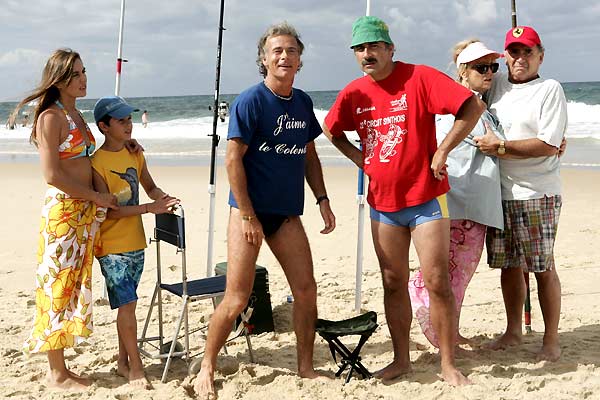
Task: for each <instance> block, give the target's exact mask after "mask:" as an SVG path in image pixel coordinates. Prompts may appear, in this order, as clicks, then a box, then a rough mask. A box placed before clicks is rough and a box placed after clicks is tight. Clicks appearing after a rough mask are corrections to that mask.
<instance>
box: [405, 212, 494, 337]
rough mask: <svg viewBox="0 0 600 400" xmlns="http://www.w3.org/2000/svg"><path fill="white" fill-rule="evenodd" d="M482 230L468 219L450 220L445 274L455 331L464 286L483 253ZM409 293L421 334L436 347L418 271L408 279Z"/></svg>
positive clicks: (426, 300)
mask: <svg viewBox="0 0 600 400" xmlns="http://www.w3.org/2000/svg"><path fill="white" fill-rule="evenodd" d="M485 230H486V226H485V225H482V224H479V223H477V222H473V221H470V220H467V219H458V220H452V221H451V225H450V254H449V256H448V273H449V276H450V287H451V288H452V293H453V294H454V299H455V303H456V319H457V328H458V319H459V318H460V309H461V308H462V302H463V300H464V298H465V292H466V290H467V286H468V285H469V282H470V281H471V278H472V277H473V274H474V273H475V270H476V269H477V265H478V264H479V259H480V258H481V253H482V252H483V242H484V239H485ZM408 294H409V295H410V303H411V306H412V309H413V312H414V314H415V317H416V318H417V320H418V321H419V325H421V330H423V334H424V335H425V337H427V340H429V342H431V344H432V345H434V346H435V347H439V343H438V338H437V335H436V333H435V331H434V330H433V325H432V323H431V319H430V318H429V292H428V291H427V289H426V288H425V283H424V281H423V275H422V274H421V270H419V271H417V272H416V273H415V274H414V275H413V276H412V277H411V278H410V279H409V280H408Z"/></svg>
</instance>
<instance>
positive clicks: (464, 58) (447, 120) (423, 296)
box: [408, 39, 504, 347]
mask: <svg viewBox="0 0 600 400" xmlns="http://www.w3.org/2000/svg"><path fill="white" fill-rule="evenodd" d="M452 55H453V62H454V64H455V65H456V68H457V70H458V71H457V72H458V76H457V79H456V80H457V82H458V83H460V84H461V85H463V86H465V87H466V88H468V89H470V90H472V91H473V92H474V93H476V94H477V95H478V96H479V97H481V96H482V95H483V94H484V93H486V92H487V91H488V90H489V89H490V87H491V86H492V81H493V79H494V74H495V73H496V72H497V71H498V68H499V64H498V62H497V59H498V57H503V55H502V54H501V53H498V52H495V51H493V50H490V49H488V48H487V47H486V46H485V44H483V43H482V42H480V41H479V40H477V39H468V40H463V41H461V42H459V43H457V44H456V45H455V46H454V48H453V49H452ZM454 121H455V118H454V116H453V115H451V114H446V115H438V116H437V118H436V134H437V141H438V143H441V142H443V140H444V138H445V137H446V135H447V134H448V132H449V131H450V129H451V128H452V126H453V124H454ZM486 132H487V134H489V135H495V136H497V137H498V138H499V140H503V139H504V133H503V132H502V127H501V126H500V125H499V123H498V120H497V119H496V117H494V116H493V115H492V114H491V113H490V112H489V111H488V110H485V111H484V112H483V114H481V118H480V119H479V122H478V123H477V125H475V128H474V129H473V130H472V131H471V133H470V134H469V135H468V136H467V137H466V138H465V139H463V141H462V142H460V143H459V144H458V145H457V146H456V147H455V148H454V149H453V150H452V151H451V152H450V153H449V154H448V159H447V164H448V167H447V170H448V182H449V183H450V187H451V189H450V191H449V192H448V194H447V199H448V210H449V212H450V252H449V253H448V271H449V274H450V285H451V287H452V292H453V294H454V301H455V306H456V324H457V325H456V329H457V333H456V337H457V344H472V341H471V340H470V339H467V338H465V337H464V336H462V335H460V333H459V331H458V323H459V321H460V310H461V307H462V302H463V299H464V296H465V291H466V289H467V286H468V284H469V282H470V281H471V278H472V277H473V274H474V273H475V270H476V269H477V265H478V264H479V260H480V258H481V254H482V252H483V245H484V242H485V232H486V228H487V227H488V226H492V227H495V228H498V229H502V228H503V226H504V225H503V215H502V199H501V195H500V168H499V166H498V160H497V157H498V156H497V155H485V154H484V153H482V152H481V151H480V150H479V149H478V148H477V145H476V144H475V142H474V139H475V138H478V137H482V136H484V135H486ZM500 157H501V156H500ZM408 292H409V294H410V300H411V306H412V309H413V311H414V313H415V317H416V318H417V320H418V321H419V324H420V325H421V329H422V330H423V333H424V334H425V336H426V337H427V339H428V340H429V341H430V342H431V344H433V345H434V346H435V347H439V341H438V335H437V333H436V331H435V329H434V328H433V324H432V321H431V318H430V312H429V292H428V290H427V288H425V285H424V284H423V274H422V272H421V271H418V272H416V273H415V274H414V275H413V276H412V277H411V278H410V279H409V282H408Z"/></svg>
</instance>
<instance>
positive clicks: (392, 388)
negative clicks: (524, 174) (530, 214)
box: [0, 163, 600, 400]
mask: <svg viewBox="0 0 600 400" xmlns="http://www.w3.org/2000/svg"><path fill="white" fill-rule="evenodd" d="M150 168H151V172H152V174H153V176H154V178H155V180H156V181H157V182H158V184H159V185H160V186H161V187H162V188H164V189H165V190H166V191H168V192H169V193H171V194H175V195H177V196H178V197H180V198H181V199H182V200H183V204H184V206H185V211H186V225H187V226H186V228H187V243H188V252H187V257H188V262H187V264H188V272H189V275H190V277H191V278H199V277H203V276H205V274H206V251H207V227H208V209H209V201H208V199H209V197H208V193H207V186H208V185H207V182H208V169H207V168H206V167H183V166H178V167H167V166H158V167H154V166H152V165H151V166H150ZM324 169H325V176H326V183H327V187H328V192H329V197H330V198H331V205H332V208H333V211H334V213H335V214H336V217H337V222H338V227H337V229H336V230H335V231H334V232H333V233H332V234H330V235H321V234H319V230H320V229H321V228H322V221H321V218H320V215H319V212H318V208H317V207H316V206H315V205H314V202H313V201H312V196H311V195H308V196H307V202H306V208H305V216H304V217H303V221H304V224H305V228H306V230H307V232H308V236H309V240H310V243H311V247H312V252H313V259H314V263H315V277H316V280H317V284H318V306H319V315H320V317H322V318H327V319H342V318H346V317H351V316H353V315H356V313H355V312H354V281H355V265H356V264H355V263H356V261H355V259H356V257H355V254H356V240H357V239H356V237H357V206H356V200H355V198H356V196H355V190H356V183H355V182H356V176H355V171H354V170H353V169H351V168H349V167H343V166H342V167H332V166H325V168H324ZM0 177H1V182H2V184H3V188H4V196H2V198H1V199H0V209H2V210H4V211H5V212H4V215H3V216H2V224H0V238H1V243H2V245H1V246H0V259H1V260H2V261H1V262H0V282H2V284H1V285H0V333H1V334H2V336H3V337H4V340H3V344H2V346H1V347H0V351H1V355H2V358H1V362H0V397H2V398H11V399H12V398H24V399H40V398H49V399H62V398H91V399H106V398H114V399H173V398H181V399H185V398H188V397H192V391H191V386H192V385H193V378H192V377H188V376H187V365H186V364H185V362H183V361H181V360H177V361H175V362H174V363H173V364H172V368H171V371H170V373H169V376H168V379H167V382H166V383H161V382H160V377H161V374H162V368H163V364H161V362H160V361H158V360H153V359H149V358H144V362H145V365H146V370H147V374H148V377H149V379H150V381H151V382H152V384H153V385H154V390H151V391H143V390H135V389H132V388H131V387H129V386H128V384H127V382H126V381H125V379H124V378H122V377H120V376H117V375H116V374H115V366H116V363H115V355H116V350H117V334H116V325H115V318H116V312H115V311H111V310H110V308H109V307H108V306H106V305H96V306H94V325H95V329H94V333H93V334H92V336H91V337H90V338H89V340H88V341H87V343H85V344H82V345H78V346H77V347H75V348H74V349H68V350H67V351H66V352H65V354H66V357H67V360H68V361H67V362H68V365H69V366H70V367H71V368H72V369H73V370H75V371H76V372H78V373H83V374H86V375H88V376H90V377H91V378H92V379H94V384H93V385H92V386H91V387H90V388H89V390H88V391H87V392H84V393H69V392H62V391H58V390H53V389H48V388H47V387H46V385H45V383H44V376H45V372H46V367H47V361H46V358H45V356H43V355H42V356H33V357H30V358H27V357H25V356H23V355H22V354H21V352H20V348H21V344H22V342H23V341H24V339H25V338H26V336H27V335H28V333H29V330H30V329H31V320H32V316H33V313H34V308H35V307H34V297H33V288H34V271H35V250H36V243H37V229H38V223H39V221H38V218H39V210H40V206H41V199H42V196H43V193H44V190H45V184H44V182H43V181H42V178H41V173H40V171H39V167H38V166H37V165H35V164H28V163H5V164H0ZM562 177H563V184H564V194H563V197H564V206H563V211H562V215H561V220H560V226H559V233H558V239H557V245H556V249H555V254H556V263H557V265H558V270H559V276H560V278H561V281H562V292H563V297H562V301H563V303H562V304H563V305H562V314H561V320H560V340H561V345H562V351H563V356H562V358H561V360H560V361H558V362H556V363H548V362H536V361H535V352H536V351H537V350H538V348H539V347H540V345H541V339H542V333H541V332H542V331H543V321H542V317H541V313H540V309H539V305H538V302H537V291H536V287H535V282H533V279H532V299H533V324H532V325H533V330H534V333H533V334H531V335H527V336H525V340H524V344H523V345H522V346H520V347H518V348H513V349H510V350H507V351H500V352H493V351H489V350H484V349H481V348H477V347H476V348H474V349H470V348H468V347H467V350H468V351H467V352H465V354H464V355H462V356H461V357H460V358H459V359H458V361H457V364H458V367H459V368H460V369H461V370H462V371H463V373H465V374H466V375H468V376H469V378H470V379H471V380H472V381H473V382H474V384H473V385H471V386H468V387H462V388H452V387H450V386H449V385H447V384H445V383H444V382H442V381H440V380H439V378H438V376H437V374H438V373H439V358H438V356H437V354H436V351H435V349H434V348H433V347H431V346H430V345H429V343H428V342H427V340H426V339H425V337H424V336H423V335H422V334H421V332H420V329H419V327H418V324H417V323H416V321H414V320H413V325H412V329H411V342H410V349H411V352H410V355H411V359H412V361H413V372H412V373H411V374H409V375H408V376H406V377H404V378H402V379H399V380H398V381H396V382H394V383H392V384H388V385H385V384H383V383H381V382H379V381H377V380H367V381H365V380H360V379H352V380H351V381H350V383H349V384H347V385H345V386H344V385H343V384H342V383H343V382H342V380H340V379H337V380H332V381H329V382H322V381H310V380H303V379H300V378H298V377H297V376H296V375H295V365H296V361H295V337H294V335H293V331H292V326H291V309H292V307H291V305H290V304H288V303H287V302H286V296H287V295H288V294H289V289H288V287H287V283H286V282H285V278H284V276H283V273H282V271H281V268H280V267H279V265H278V263H277V261H276V260H275V259H274V257H273V255H272V254H271V253H270V251H269V250H268V248H267V247H266V246H265V247H264V248H263V250H262V252H261V255H260V257H259V261H258V263H259V264H260V265H262V266H264V267H266V268H267V269H268V272H269V283H270V287H269V289H270V294H271V302H272V306H273V316H274V320H275V332H269V333H263V334H260V335H256V336H253V337H252V344H253V347H254V353H255V358H256V363H254V364H252V363H250V362H249V358H248V352H247V348H246V346H245V343H244V341H243V340H237V341H235V342H234V344H233V345H231V346H229V354H228V355H221V356H220V357H219V364H218V371H217V376H216V385H217V389H218V394H219V397H220V398H222V399H234V398H235V399H242V398H243V399H261V400H264V399H271V398H281V399H312V398H315V399H316V398H320V399H339V398H348V399H392V398H412V399H440V398H452V399H483V398H486V399H513V398H522V399H536V400H538V399H540V398H544V399H547V400H549V399H593V398H599V397H600V368H599V367H598V365H599V363H600V306H599V305H598V303H599V302H598V299H600V297H599V294H600V290H599V289H598V278H597V277H598V274H599V273H600V262H599V261H598V260H599V259H600V246H598V245H596V243H598V242H599V240H600V208H598V206H597V205H596V199H597V198H599V197H600V185H598V182H600V171H597V170H596V171H594V170H584V169H577V170H575V169H571V170H567V169H565V170H563V172H562ZM217 182H218V185H217V197H216V198H217V202H216V212H215V219H216V229H215V240H214V262H215V263H216V262H220V261H225V260H226V241H225V228H226V223H227V213H228V209H227V205H226V199H227V190H228V185H227V181H226V177H225V175H224V174H223V170H222V168H221V169H220V170H219V173H218V177H217ZM367 222H368V221H367ZM144 223H145V226H146V235H147V236H150V235H151V234H152V228H153V218H152V216H150V215H146V216H144ZM367 226H368V224H367ZM364 249H365V254H364V274H363V277H362V279H363V297H362V309H363V310H373V311H376V312H377V314H378V317H379V322H380V327H379V328H378V329H377V330H376V332H375V334H374V335H373V336H372V337H371V339H370V340H369V341H368V343H367V344H366V346H365V347H364V350H363V352H362V356H363V363H364V364H365V365H366V366H367V367H368V368H369V369H370V370H372V371H374V370H377V369H379V368H381V367H383V366H385V365H386V364H387V363H388V362H389V361H390V360H391V358H392V353H391V342H390V336H389V333H388V329H387V325H386V323H385V318H384V313H383V304H382V288H381V279H380V275H379V271H378V267H377V262H376V258H375V255H374V252H373V249H372V242H371V237H370V233H369V231H368V229H365V241H364ZM146 257H147V261H146V268H145V272H144V275H143V277H142V281H141V286H140V289H139V291H138V294H139V296H140V299H139V302H138V315H137V317H138V326H139V329H140V330H141V328H142V327H143V323H144V320H145V316H146V312H147V310H148V305H149V302H150V299H151V296H152V291H153V288H154V284H155V282H156V250H155V247H154V245H153V244H151V245H150V246H149V248H148V250H147V253H146ZM178 260H179V258H178V256H177V255H176V254H175V252H174V251H173V250H172V249H170V248H163V267H164V268H163V270H164V278H163V279H164V280H165V281H176V280H178V277H179V276H180V273H181V272H180V267H179V264H178ZM417 267H418V262H417V260H416V256H415V253H414V252H411V268H413V269H414V268H417ZM94 293H95V298H97V299H99V298H100V297H101V293H102V276H101V274H100V270H99V267H98V265H97V263H95V264H94ZM165 302H166V305H165V312H166V321H167V322H166V324H165V326H166V328H167V332H171V327H172V325H173V321H174V320H175V319H176V313H177V311H178V310H179V307H178V304H179V303H178V299H177V298H173V297H167V298H166V300H165ZM211 310H212V305H211V304H210V302H209V301H204V302H198V303H195V304H194V305H193V306H192V307H191V311H190V320H191V324H192V325H194V326H195V325H198V324H199V323H200V321H205V320H207V319H208V318H209V316H210V312H211ZM504 325H505V317H504V307H503V303H502V295H501V291H500V281H499V272H498V271H492V270H490V269H489V268H488V267H487V266H486V265H485V264H484V263H481V264H480V265H479V268H478V270H477V272H476V274H475V276H474V278H473V281H472V282H471V284H470V286H469V289H468V290H467V294H466V297H465V301H464V306H463V311H462V318H461V331H462V333H463V334H464V335H466V336H470V337H474V338H475V339H476V340H478V341H479V342H481V343H485V342H486V341H489V340H491V339H492V338H493V337H494V336H495V335H497V334H499V333H500V332H502V330H503V328H504ZM156 326H157V325H156V322H155V321H152V322H151V328H152V329H155V328H156ZM192 343H193V345H194V346H196V348H197V347H198V345H200V344H201V343H202V338H201V337H199V336H198V335H196V334H195V335H192ZM314 359H315V366H316V368H317V369H319V370H320V371H324V372H326V373H328V374H329V375H333V372H334V371H335V370H337V368H336V366H335V365H334V363H333V361H332V359H331V356H330V354H329V350H328V347H327V345H326V343H325V342H324V341H323V340H322V339H320V338H317V340H316V344H315V355H314Z"/></svg>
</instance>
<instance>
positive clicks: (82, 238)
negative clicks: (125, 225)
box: [23, 187, 106, 354]
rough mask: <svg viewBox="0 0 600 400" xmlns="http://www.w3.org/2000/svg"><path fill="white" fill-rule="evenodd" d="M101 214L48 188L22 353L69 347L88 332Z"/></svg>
mask: <svg viewBox="0 0 600 400" xmlns="http://www.w3.org/2000/svg"><path fill="white" fill-rule="evenodd" d="M105 218H106V209H105V208H101V207H96V204H95V203H93V202H90V201H86V200H81V199H74V198H71V197H70V196H69V195H67V194H65V193H63V192H61V191H60V190H58V189H56V188H54V187H49V188H48V190H47V192H46V197H45V201H44V206H43V207H42V218H41V223H40V235H39V241H38V250H37V262H38V267H37V271H36V290H35V308H36V312H35V316H34V320H33V329H32V331H31V334H30V336H29V338H28V339H27V340H26V341H25V343H24V345H23V352H24V353H26V354H29V353H38V352H46V351H48V350H59V349H63V348H65V347H72V346H73V345H74V344H75V343H78V342H80V341H82V340H83V339H84V338H86V337H88V336H89V335H90V334H91V332H92V262H93V246H94V238H95V235H96V232H97V231H98V228H99V226H100V222H102V221H103V220H104V219H105Z"/></svg>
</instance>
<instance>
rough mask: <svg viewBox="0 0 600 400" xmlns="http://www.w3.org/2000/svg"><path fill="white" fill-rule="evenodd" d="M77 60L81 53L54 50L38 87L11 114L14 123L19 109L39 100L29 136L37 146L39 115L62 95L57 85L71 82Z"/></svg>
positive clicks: (79, 58)
mask: <svg viewBox="0 0 600 400" xmlns="http://www.w3.org/2000/svg"><path fill="white" fill-rule="evenodd" d="M76 60H81V57H80V56H79V53H77V52H75V51H73V50H71V49H58V50H56V51H54V53H52V55H51V56H50V58H49V59H48V61H47V62H46V66H45V67H44V72H43V73H42V80H41V82H40V84H39V85H38V87H37V88H35V89H34V90H33V92H32V93H31V94H30V95H29V96H27V97H25V98H24V99H23V100H21V102H20V103H19V104H17V106H16V107H15V109H14V111H13V112H12V114H11V115H10V122H11V123H14V121H16V119H17V116H18V114H19V110H20V109H21V108H23V106H25V105H26V104H29V103H30V102H31V101H34V100H37V104H36V106H35V109H34V113H33V127H32V129H31V136H30V137H29V142H30V143H32V144H34V145H35V146H36V147H37V146H38V141H37V138H36V128H37V122H38V117H39V116H40V114H41V113H42V112H44V111H45V110H47V109H48V108H49V107H50V106H51V105H52V104H53V103H54V102H55V101H56V100H58V98H59V97H60V92H59V90H58V86H57V85H60V84H64V85H65V86H67V85H69V83H71V79H72V75H73V65H74V64H75V61H76Z"/></svg>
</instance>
